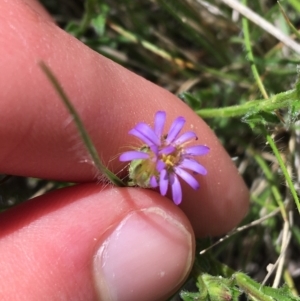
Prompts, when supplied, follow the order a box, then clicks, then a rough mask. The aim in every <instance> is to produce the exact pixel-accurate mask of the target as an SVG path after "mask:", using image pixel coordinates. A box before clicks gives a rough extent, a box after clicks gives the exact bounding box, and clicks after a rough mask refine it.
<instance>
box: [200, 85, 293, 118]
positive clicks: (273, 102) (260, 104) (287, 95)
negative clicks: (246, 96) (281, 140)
mask: <svg viewBox="0 0 300 301" xmlns="http://www.w3.org/2000/svg"><path fill="white" fill-rule="evenodd" d="M298 100H299V99H298V96H297V91H296V89H292V90H288V91H286V92H281V93H279V94H276V95H274V96H272V97H270V98H269V99H266V100H265V99H256V100H251V101H248V102H246V103H244V104H240V105H235V106H230V107H225V108H208V109H202V110H197V111H195V112H196V114H198V115H199V116H200V117H202V118H213V117H241V116H244V115H249V114H252V113H258V112H270V111H275V110H277V109H281V108H286V107H289V106H290V105H291V104H292V103H293V102H296V101H298Z"/></svg>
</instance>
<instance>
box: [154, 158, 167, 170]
mask: <svg viewBox="0 0 300 301" xmlns="http://www.w3.org/2000/svg"><path fill="white" fill-rule="evenodd" d="M165 167H166V163H165V162H163V161H161V160H158V161H157V163H156V170H157V171H158V172H161V171H162V170H163V169H164V168H165Z"/></svg>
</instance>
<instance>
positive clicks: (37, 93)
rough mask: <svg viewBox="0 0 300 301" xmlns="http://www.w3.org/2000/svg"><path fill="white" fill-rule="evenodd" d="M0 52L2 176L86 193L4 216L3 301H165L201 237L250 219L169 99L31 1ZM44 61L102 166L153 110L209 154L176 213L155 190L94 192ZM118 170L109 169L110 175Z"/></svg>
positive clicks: (6, 21) (19, 8) (3, 26)
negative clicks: (181, 126)
mask: <svg viewBox="0 0 300 301" xmlns="http://www.w3.org/2000/svg"><path fill="white" fill-rule="evenodd" d="M0 45H1V46H2V47H0V66H1V69H0V70H1V72H0V100H1V101H0V115H1V126H0V137H1V141H2V145H1V149H0V160H1V164H0V169H1V170H0V172H1V173H6V174H15V175H23V176H31V177H39V178H45V179H55V180H64V181H71V182H72V181H73V182H79V183H84V182H90V183H89V184H80V185H77V186H74V187H70V188H66V189H61V190H58V191H55V192H52V193H49V194H47V195H44V196H41V197H39V198H36V199H33V200H30V201H28V202H26V203H24V204H22V205H20V206H17V207H16V208H13V209H11V210H9V211H8V212H5V213H4V214H2V215H1V218H0V229H1V232H0V233H1V234H0V235H1V237H0V254H1V255H2V261H1V267H0V276H1V282H0V296H1V300H105V301H106V300H131V301H134V300H141V299H142V300H145V301H146V300H164V299H165V298H166V297H167V296H170V294H171V293H172V292H174V291H175V290H176V289H178V287H179V286H180V285H181V284H182V282H183V281H184V279H185V278H186V276H187V275H188V272H189V270H190V269H191V266H192V263H193V258H194V233H195V234H196V236H198V237H200V236H205V235H218V234H221V233H225V232H227V231H228V230H230V229H231V228H232V227H234V226H235V225H236V224H237V223H238V222H239V221H240V220H241V218H242V217H243V216H244V214H245V212H246V210H247V205H248V192H247V189H246V187H245V185H244V183H243V181H242V180H241V178H240V176H239V175H238V173H237V171H236V169H235V167H234V166H233V164H232V162H231V160H230V158H229V157H228V155H227V154H226V153H225V151H224V149H223V148H222V146H221V145H220V144H219V142H218V140H217V138H216V137H215V136H214V134H213V133H212V131H211V130H210V129H209V128H208V127H207V125H206V124H205V123H204V122H203V121H202V120H200V118H199V117H197V116H196V115H195V114H194V113H193V112H192V111H191V110H190V109H189V108H188V107H187V106H186V105H185V104H184V103H182V102H181V101H179V100H178V99H177V98H176V97H175V96H174V95H172V94H170V93H169V92H167V91H165V90H164V89H162V88H160V87H157V86H155V85H154V84H152V83H150V82H148V81H146V80H145V79H143V78H141V77H139V76H137V75H135V74H133V73H131V72H129V71H128V70H126V69H124V68H123V67H121V66H119V65H117V64H115V63H113V62H111V61H110V60H108V59H106V58H104V57H102V56H100V55H99V54H97V53H95V52H93V51H92V50H90V49H89V48H87V47H86V46H84V45H83V44H82V43H81V42H79V41H77V40H76V39H75V38H73V37H71V36H70V35H68V34H67V33H65V32H64V31H62V30H61V29H59V28H58V27H57V26H56V25H55V24H54V23H53V22H52V20H51V17H50V16H48V15H47V13H46V12H45V11H44V10H43V8H42V7H41V6H40V5H39V4H38V3H36V2H34V1H32V0H30V1H29V0H27V1H21V0H10V1H2V2H1V4H0ZM3 45H4V46H3ZM41 60H43V61H44V62H45V63H46V64H47V65H48V66H50V68H51V70H52V71H53V72H54V74H56V75H57V77H58V79H59V81H60V83H61V84H62V85H63V87H64V89H65V91H66V92H67V94H68V96H69V98H70V99H71V101H72V103H73V104H74V106H75V107H76V109H77V111H78V112H79V114H80V116H81V118H82V120H83V122H84V124H85V126H86V128H87V129H88V131H89V133H90V135H91V137H92V140H93V142H94V143H95V145H96V147H97V150H98V152H99V154H100V156H101V158H102V159H103V161H104V162H109V161H110V160H111V159H112V158H114V157H116V156H117V155H119V154H120V153H121V152H122V151H123V147H125V146H128V145H134V138H133V137H130V136H129V135H127V133H128V131H129V130H130V129H131V128H133V127H134V126H135V125H136V123H138V122H140V121H144V122H147V123H149V124H153V116H154V114H155V112H156V111H158V110H164V111H166V112H167V113H168V115H167V127H168V126H169V125H170V123H171V122H172V121H173V120H174V119H175V118H176V117H178V116H184V117H185V118H186V119H187V125H186V127H189V126H191V125H193V130H194V131H195V132H196V134H197V135H198V137H199V142H200V143H201V144H206V145H208V146H209V147H210V153H209V154H208V155H206V156H204V157H201V164H203V165H204V166H205V167H206V169H207V170H208V175H207V176H205V177H201V182H200V184H201V188H200V190H197V191H193V190H192V189H190V188H188V187H185V186H184V192H183V196H184V199H183V202H182V204H181V205H180V206H179V207H177V206H175V205H174V204H173V203H172V201H171V200H169V199H167V198H164V197H162V196H160V195H159V194H158V193H156V192H154V191H150V190H146V189H139V188H117V187H109V186H108V187H105V186H103V185H101V184H99V183H98V184H97V183H93V182H94V181H95V171H94V169H93V166H92V165H88V164H82V163H81V162H80V159H81V157H80V156H81V154H82V148H83V146H81V145H79V143H80V139H79V137H78V135H77V134H76V128H75V126H74V124H73V123H72V122H68V121H70V116H69V114H68V112H67V110H66V109H65V108H64V106H63V104H62V103H61V100H60V99H59V97H58V96H57V94H56V92H55V90H54V89H53V87H52V86H51V84H50V83H49V81H48V80H47V78H46V77H45V75H44V74H43V72H42V71H41V70H40V68H39V67H38V62H40V61H41ZM67 122H68V123H67ZM74 141H76V142H74ZM75 144H76V145H75ZM74 145H75V146H76V147H75V149H74ZM123 166H124V164H121V162H119V161H118V160H114V161H112V162H111V163H109V168H110V169H111V170H112V171H113V172H115V173H117V172H118V171H120V169H121V168H122V167H123ZM16 190H17V187H16Z"/></svg>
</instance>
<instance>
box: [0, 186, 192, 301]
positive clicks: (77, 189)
mask: <svg viewBox="0 0 300 301" xmlns="http://www.w3.org/2000/svg"><path fill="white" fill-rule="evenodd" d="M0 227H1V230H2V231H1V232H2V234H1V236H0V254H1V255H2V258H4V260H2V261H1V264H0V278H1V279H2V280H1V282H0V299H1V300H32V301H33V300H87V301H88V300H105V301H108V300H131V301H134V300H141V299H142V300H144V301H147V300H164V299H165V298H167V297H168V296H170V294H172V293H173V292H174V291H175V290H176V289H178V287H179V286H180V284H181V283H182V282H183V281H184V280H185V278H186V276H187V274H188V272H189V270H190V268H191V265H192V262H193V253H194V252H193V251H194V239H193V234H192V228H191V226H190V224H189V222H188V220H187V219H186V217H185V216H184V215H183V213H182V212H181V211H180V209H179V208H178V207H176V206H174V205H173V204H172V203H171V202H169V201H168V200H164V198H163V197H161V196H160V195H158V194H157V193H155V192H152V191H147V190H141V189H135V188H103V187H100V186H99V185H95V184H84V185H79V186H74V187H69V188H65V189H61V190H58V191H55V192H52V193H49V194H47V195H44V196H41V197H39V198H36V199H34V200H31V201H29V202H27V203H26V204H23V205H20V206H18V207H16V208H14V209H12V210H10V211H9V212H6V213H4V214H3V215H2V217H1V220H0Z"/></svg>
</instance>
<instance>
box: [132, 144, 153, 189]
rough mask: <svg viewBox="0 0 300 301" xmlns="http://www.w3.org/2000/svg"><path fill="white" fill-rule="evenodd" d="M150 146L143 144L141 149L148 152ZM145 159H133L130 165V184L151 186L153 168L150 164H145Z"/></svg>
mask: <svg viewBox="0 0 300 301" xmlns="http://www.w3.org/2000/svg"><path fill="white" fill-rule="evenodd" d="M149 150H150V149H149V147H148V146H143V147H142V148H141V149H140V151H142V152H145V153H148V152H149ZM145 164H146V163H145V160H142V159H138V160H132V161H131V163H130V166H129V179H130V181H129V183H128V185H130V186H139V187H144V188H149V181H150V175H151V174H152V168H150V169H149V166H148V165H145Z"/></svg>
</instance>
